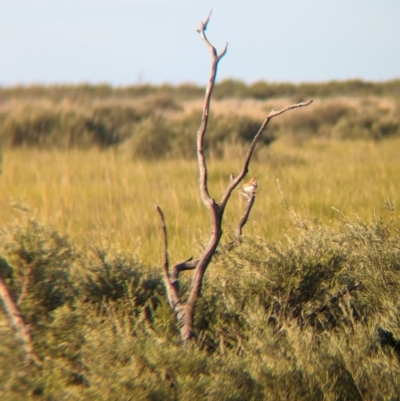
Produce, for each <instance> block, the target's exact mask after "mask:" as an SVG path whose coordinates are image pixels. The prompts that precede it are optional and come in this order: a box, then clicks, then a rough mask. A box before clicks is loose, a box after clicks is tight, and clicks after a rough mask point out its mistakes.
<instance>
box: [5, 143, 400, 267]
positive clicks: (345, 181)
mask: <svg viewBox="0 0 400 401" xmlns="http://www.w3.org/2000/svg"><path fill="white" fill-rule="evenodd" d="M399 146H400V140H399V139H388V140H386V141H382V142H378V143H374V142H371V141H351V142H350V141H334V140H324V139H311V140H309V141H307V142H302V143H296V142H294V141H293V140H290V139H289V138H287V139H284V138H283V139H281V140H278V141H276V142H274V143H273V144H272V145H271V146H270V147H268V148H265V149H261V151H260V152H259V154H258V158H257V160H256V161H254V162H252V163H251V165H250V173H249V175H251V176H257V177H258V179H259V190H258V194H257V200H256V204H255V207H254V208H253V211H252V214H251V217H250V220H249V222H248V225H247V226H246V227H245V234H246V235H260V236H263V237H264V238H266V239H267V240H271V241H276V240H284V236H285V234H287V233H290V232H291V230H293V229H294V228H293V227H292V225H291V223H290V219H289V216H288V213H287V211H286V209H285V204H284V202H283V201H282V197H281V195H280V193H279V191H278V188H277V185H276V180H277V179H278V180H279V183H280V186H281V189H282V191H283V193H284V196H285V198H286V199H287V201H288V202H289V203H290V205H291V206H292V207H293V208H294V209H295V210H296V211H297V212H299V213H301V214H302V215H305V216H308V217H311V218H316V219H321V220H322V221H323V222H328V221H330V220H333V223H332V224H335V222H334V220H335V215H336V212H335V211H334V210H333V209H332V208H333V207H334V208H337V209H339V210H341V211H343V212H345V213H347V214H349V213H350V214H351V213H353V211H354V212H357V213H359V214H360V215H361V216H363V217H368V216H371V215H372V214H373V213H374V211H375V210H376V211H377V213H379V212H380V208H381V205H382V203H383V201H384V199H385V198H390V199H391V200H392V201H393V202H394V203H395V204H396V203H398V202H399V200H400V187H399V186H398V185H397V183H398V182H399V181H400V158H399V157H398V149H399ZM238 154H240V152H239V151H238V150H237V149H236V151H235V153H234V156H233V157H229V154H228V156H226V157H225V158H224V159H223V160H211V161H210V163H209V168H210V188H211V193H212V194H213V196H214V197H215V198H216V199H218V198H219V197H220V196H221V195H222V192H223V190H224V188H225V186H226V185H227V183H228V180H229V175H230V173H232V172H233V173H235V172H237V171H238V170H239V167H240V158H239V157H238ZM197 183H198V174H197V165H196V162H195V161H189V160H160V161H153V162H146V161H135V160H133V159H132V157H131V155H130V154H129V153H127V152H125V151H124V150H123V149H122V150H118V149H113V150H108V151H98V150H95V149H92V150H89V151H83V150H69V151H43V150H38V149H7V150H4V151H3V162H2V175H1V177H0V193H1V197H0V221H1V222H2V225H4V224H7V222H8V221H10V220H11V219H12V218H13V216H14V215H15V213H16V210H15V205H25V206H26V207H28V208H30V209H32V212H33V213H34V214H35V215H36V216H37V217H38V218H39V219H40V220H42V221H44V222H46V223H51V224H52V225H54V226H55V228H57V229H58V230H60V232H62V233H64V234H67V235H68V236H69V237H71V238H72V239H74V240H75V239H76V240H78V241H79V243H80V244H81V245H82V247H83V248H84V247H85V246H87V244H90V243H92V242H93V241H94V242H99V241H104V240H105V239H107V241H110V242H112V243H114V244H119V245H120V246H121V247H123V248H124V249H130V250H131V251H132V252H134V253H135V254H137V255H139V256H140V258H141V259H142V260H143V261H145V262H146V263H150V264H156V263H159V257H160V252H159V250H160V244H161V243H160V235H159V234H160V232H159V222H158V218H157V216H156V213H155V211H154V208H153V203H154V202H157V203H158V204H159V205H160V206H161V207H162V208H163V210H164V212H165V215H166V219H167V224H168V230H169V239H170V251H171V254H172V257H173V259H174V260H180V259H184V258H187V257H188V256H191V255H193V254H194V255H196V254H197V251H198V249H199V247H200V246H201V244H202V243H203V241H205V240H206V239H207V238H208V229H209V225H208V215H207V212H206V210H205V208H204V206H203V204H202V203H201V201H200V197H199V191H198V184H197ZM244 206H245V204H244V200H243V199H242V198H241V197H240V195H239V194H236V193H235V194H234V195H233V197H232V199H231V200H230V204H229V207H228V208H227V212H226V218H225V233H226V234H229V232H230V231H231V230H232V229H234V227H235V226H236V224H237V222H238V219H239V217H240V211H241V210H243V209H244Z"/></svg>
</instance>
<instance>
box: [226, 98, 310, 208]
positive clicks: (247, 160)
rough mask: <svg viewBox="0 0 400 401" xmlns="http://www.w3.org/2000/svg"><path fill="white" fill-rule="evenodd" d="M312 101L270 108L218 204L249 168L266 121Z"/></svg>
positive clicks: (227, 195) (266, 123)
mask: <svg viewBox="0 0 400 401" xmlns="http://www.w3.org/2000/svg"><path fill="white" fill-rule="evenodd" d="M311 103H312V100H309V101H308V102H302V103H297V104H292V105H291V106H287V107H285V108H283V109H281V110H277V111H275V110H272V111H271V112H270V113H269V114H268V116H267V117H266V119H265V120H264V121H263V123H262V124H261V127H260V129H259V130H258V132H257V134H256V135H255V137H254V138H253V141H252V142H251V144H250V146H249V148H248V150H247V153H246V155H245V157H244V162H243V167H242V170H241V171H240V173H239V175H238V176H237V177H235V178H234V179H233V180H231V181H230V183H229V185H228V187H227V188H226V190H225V193H224V194H223V196H222V199H221V202H220V205H221V206H222V207H224V206H225V205H226V203H227V202H228V199H229V197H230V196H231V194H232V191H233V190H234V189H235V188H236V187H237V186H238V185H239V183H240V181H242V179H243V178H244V176H245V175H246V174H247V172H248V170H249V164H250V160H251V156H252V155H253V151H254V149H255V147H256V145H257V142H258V141H259V139H260V137H261V135H262V134H263V132H264V131H265V128H266V127H267V125H268V123H269V122H270V121H271V120H272V119H273V118H274V117H276V116H279V115H281V114H283V113H285V112H287V111H289V110H293V109H297V108H299V107H305V106H308V105H309V104H311Z"/></svg>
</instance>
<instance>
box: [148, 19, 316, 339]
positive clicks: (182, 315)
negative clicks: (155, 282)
mask: <svg viewBox="0 0 400 401" xmlns="http://www.w3.org/2000/svg"><path fill="white" fill-rule="evenodd" d="M210 16H211V13H210V14H209V15H208V17H207V19H206V20H205V21H204V22H202V23H201V24H200V28H199V29H198V30H197V31H198V32H199V33H200V36H201V38H202V39H203V41H204V42H205V44H206V46H207V48H208V49H209V51H210V53H211V72H210V76H209V79H208V84H207V88H206V92H205V98H204V105H203V113H202V118H201V122H200V128H199V130H198V131H197V161H198V166H199V189H200V196H201V199H202V201H203V203H204V205H205V206H206V208H207V209H208V211H209V213H210V219H211V233H210V238H209V241H208V244H207V246H206V247H205V249H204V251H203V253H202V254H201V255H200V257H199V259H197V260H192V259H191V258H190V259H188V260H187V261H185V262H182V263H179V264H177V265H175V266H174V267H173V269H172V272H171V273H170V272H169V266H168V250H167V245H168V243H167V231H166V225H165V220H164V215H163V213H162V211H161V209H160V207H159V206H158V205H156V209H157V211H158V214H159V215H160V218H161V222H162V226H161V227H162V232H163V237H164V248H163V271H164V281H165V286H166V289H167V293H168V300H169V303H170V305H171V307H172V309H173V310H174V312H175V314H176V316H177V320H178V324H179V327H180V333H181V338H182V340H183V341H187V340H189V339H191V338H193V337H195V332H194V328H193V313H194V305H195V303H196V301H197V299H198V297H199V295H200V293H201V287H202V282H203V277H204V274H205V272H206V269H207V267H208V265H209V264H210V261H211V259H212V257H213V256H214V255H215V253H216V251H217V247H218V245H219V242H220V240H221V236H222V220H223V215H224V210H225V207H226V204H227V202H228V200H229V197H230V196H231V194H232V191H233V190H234V189H235V188H236V187H237V186H238V185H239V183H240V182H241V180H242V179H243V178H244V176H245V175H246V173H247V172H248V168H249V164H250V160H251V157H252V155H253V151H254V149H255V147H256V145H257V142H258V141H259V139H260V137H261V135H262V134H263V132H264V130H265V128H266V127H267V125H268V123H269V122H270V121H271V120H272V119H273V118H274V117H276V116H278V115H280V114H283V113H285V112H286V111H288V110H292V109H295V108H298V107H303V106H307V105H309V104H310V103H311V102H312V101H311V100H310V101H308V102H304V103H298V104H294V105H291V106H288V107H286V108H284V109H282V110H278V111H275V110H272V111H271V112H270V113H269V114H268V116H267V117H266V119H265V120H264V122H263V123H262V124H261V127H260V129H259V130H258V132H257V133H256V135H255V136H254V138H253V141H252V142H251V144H250V146H249V148H248V150H247V152H246V155H245V157H244V161H243V167H242V169H241V171H240V173H239V175H238V176H237V177H236V178H233V177H232V179H231V181H230V183H229V184H228V186H227V188H226V190H225V193H224V194H223V196H222V199H221V202H220V203H217V202H215V199H214V198H212V197H211V196H210V193H209V190H208V179H207V163H206V158H205V154H204V136H205V133H206V131H207V125H208V118H209V113H210V102H211V95H212V91H213V88H214V84H215V79H216V76H217V69H218V64H219V62H220V60H221V59H222V57H223V56H224V55H225V54H226V52H227V44H226V45H225V47H224V49H223V50H222V52H221V53H218V52H217V50H216V48H215V47H214V46H213V45H212V44H211V43H210V41H209V40H208V38H207V36H206V33H205V31H206V29H207V26H208V23H209V20H210ZM246 199H247V200H248V203H247V207H246V210H245V213H244V215H243V216H242V218H241V220H240V221H239V224H238V227H237V229H236V232H235V236H236V240H240V237H241V235H242V229H243V227H244V225H245V224H246V222H247V220H248V217H249V214H250V211H251V209H252V207H253V204H254V201H255V190H254V191H252V193H251V195H249V196H246ZM184 270H194V274H193V280H192V285H191V288H190V291H189V296H188V299H187V301H186V302H185V303H181V301H180V298H179V274H180V272H181V271H184Z"/></svg>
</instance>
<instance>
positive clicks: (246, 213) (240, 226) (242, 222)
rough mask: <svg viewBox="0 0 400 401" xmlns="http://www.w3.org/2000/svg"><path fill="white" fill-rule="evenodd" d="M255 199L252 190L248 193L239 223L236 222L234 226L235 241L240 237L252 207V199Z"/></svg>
mask: <svg viewBox="0 0 400 401" xmlns="http://www.w3.org/2000/svg"><path fill="white" fill-rule="evenodd" d="M255 200H256V193H255V192H252V193H251V194H250V195H249V198H248V200H247V206H246V210H245V211H244V214H243V216H242V218H241V219H240V221H239V224H238V226H237V227H236V230H235V239H236V241H240V239H241V237H242V230H243V227H244V225H245V224H246V223H247V219H248V218H249V215H250V212H251V209H252V207H253V205H254V201H255Z"/></svg>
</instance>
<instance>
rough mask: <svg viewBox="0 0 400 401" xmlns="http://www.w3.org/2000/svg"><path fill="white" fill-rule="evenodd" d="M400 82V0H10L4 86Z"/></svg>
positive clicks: (5, 10) (2, 13)
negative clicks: (213, 73) (214, 80)
mask: <svg viewBox="0 0 400 401" xmlns="http://www.w3.org/2000/svg"><path fill="white" fill-rule="evenodd" d="M210 9H212V10H213V14H212V17H211V21H210V25H209V28H208V31H207V33H208V37H209V39H210V40H211V41H212V42H213V44H214V45H215V46H216V47H217V48H218V49H222V48H223V46H224V44H225V42H228V43H229V47H228V53H227V55H226V57H225V58H224V59H223V60H222V61H221V64H220V68H219V74H218V77H219V80H222V79H226V78H237V79H241V80H244V81H245V82H248V83H251V82H254V81H257V80H266V81H280V82H282V81H284V82H302V81H327V80H332V79H336V80H343V79H350V78H361V79H365V80H374V81H381V80H389V79H393V78H399V77H400V0H380V1H377V0H335V1H333V0H297V1H295V0H274V1H272V0H254V1H250V0H247V1H235V0H214V1H209V0H202V1H194V0H0V85H1V86H10V85H16V84H23V85H27V84H38V83H39V84H54V83H59V84H65V83H67V84H71V83H72V84H74V83H83V82H88V83H93V84H96V83H107V84H112V85H132V84H136V83H138V82H141V83H152V84H161V83H171V84H179V83H184V82H193V83H197V84H205V83H206V82H207V78H208V73H209V61H210V58H209V53H208V51H207V49H206V47H205V46H204V44H203V43H202V42H201V40H200V37H199V35H198V33H197V32H196V29H197V27H198V26H199V22H200V21H201V20H204V19H205V17H206V16H207V14H208V12H209V10H210Z"/></svg>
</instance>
